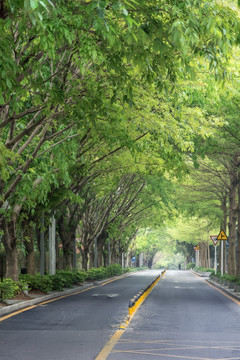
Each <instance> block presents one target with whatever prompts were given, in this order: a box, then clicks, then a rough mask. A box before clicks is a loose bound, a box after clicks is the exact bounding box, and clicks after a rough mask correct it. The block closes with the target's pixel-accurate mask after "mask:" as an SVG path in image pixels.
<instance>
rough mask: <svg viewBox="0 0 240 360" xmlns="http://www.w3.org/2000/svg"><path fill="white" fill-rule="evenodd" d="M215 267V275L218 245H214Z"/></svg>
mask: <svg viewBox="0 0 240 360" xmlns="http://www.w3.org/2000/svg"><path fill="white" fill-rule="evenodd" d="M214 268H215V275H216V274H217V247H216V246H214Z"/></svg>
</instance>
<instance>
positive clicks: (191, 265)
mask: <svg viewBox="0 0 240 360" xmlns="http://www.w3.org/2000/svg"><path fill="white" fill-rule="evenodd" d="M195 266H196V264H195V263H192V262H190V263H188V264H187V269H188V270H189V269H194V268H195Z"/></svg>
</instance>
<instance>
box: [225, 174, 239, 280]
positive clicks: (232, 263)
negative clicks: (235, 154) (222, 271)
mask: <svg viewBox="0 0 240 360" xmlns="http://www.w3.org/2000/svg"><path fill="white" fill-rule="evenodd" d="M236 190H237V179H236V173H235V172H233V173H232V174H231V175H230V191H229V223H228V229H229V250H228V274H229V275H235V274H236V250H235V245H236V222H237V217H236ZM224 247H225V243H224Z"/></svg>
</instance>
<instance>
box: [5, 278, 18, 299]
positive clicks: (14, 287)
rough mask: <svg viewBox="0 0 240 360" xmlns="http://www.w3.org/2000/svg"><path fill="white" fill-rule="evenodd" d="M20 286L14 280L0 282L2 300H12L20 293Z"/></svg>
mask: <svg viewBox="0 0 240 360" xmlns="http://www.w3.org/2000/svg"><path fill="white" fill-rule="evenodd" d="M20 288H21V287H20V284H18V283H17V282H16V281H13V280H12V279H4V280H3V282H0V293H1V299H2V300H6V299H11V298H13V297H14V296H16V295H17V294H18V293H19V292H20Z"/></svg>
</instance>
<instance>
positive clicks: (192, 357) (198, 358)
mask: <svg viewBox="0 0 240 360" xmlns="http://www.w3.org/2000/svg"><path fill="white" fill-rule="evenodd" d="M112 353H114V354H117V353H124V354H138V355H151V356H164V357H170V358H175V359H176V358H177V359H192V360H213V359H210V358H206V357H196V356H186V355H184V356H183V355H170V354H162V353H157V354H156V353H151V352H141V350H139V351H132V350H113V351H112ZM235 359H236V360H237V359H240V358H235ZM95 360H98V359H95ZM99 360H101V359H99ZM215 360H216V359H215ZM218 360H221V359H218ZM223 360H230V359H223Z"/></svg>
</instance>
